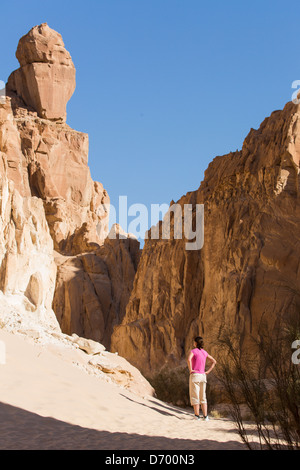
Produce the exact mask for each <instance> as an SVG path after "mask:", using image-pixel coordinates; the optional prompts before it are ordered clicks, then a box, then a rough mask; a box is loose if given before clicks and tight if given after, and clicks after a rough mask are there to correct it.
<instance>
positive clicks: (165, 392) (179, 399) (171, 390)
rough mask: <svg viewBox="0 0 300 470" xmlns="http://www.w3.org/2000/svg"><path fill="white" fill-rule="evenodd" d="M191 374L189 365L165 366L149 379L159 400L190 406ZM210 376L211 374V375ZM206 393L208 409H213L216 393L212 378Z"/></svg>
mask: <svg viewBox="0 0 300 470" xmlns="http://www.w3.org/2000/svg"><path fill="white" fill-rule="evenodd" d="M189 376H190V374H189V370H188V367H187V366H186V367H184V366H180V367H176V368H169V367H165V368H163V369H161V370H160V372H158V373H157V374H155V375H154V376H153V377H151V378H148V380H149V382H150V383H151V385H152V386H153V388H154V389H155V392H156V396H157V398H158V399H159V400H162V401H165V402H167V403H172V404H173V405H176V406H182V407H190V406H191V405H190V397H189ZM209 377H211V376H210V375H209ZM206 394H207V402H208V410H209V411H212V410H213V407H214V404H215V403H216V394H215V392H214V389H213V387H211V386H210V379H208V383H207V388H206Z"/></svg>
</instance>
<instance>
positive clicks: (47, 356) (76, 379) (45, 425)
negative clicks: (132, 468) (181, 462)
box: [0, 330, 245, 450]
mask: <svg viewBox="0 0 300 470" xmlns="http://www.w3.org/2000/svg"><path fill="white" fill-rule="evenodd" d="M0 341H3V342H4V343H5V348H6V363H5V364H3V365H0V422H1V426H0V449H1V450H4V449H6V450H13V449H15V450H23V449H25V450H31V449H32V450H37V449H41V450H46V449H58V450H60V449H65V450H95V449H96V450H101V449H104V450H202V449H207V450H232V449H237V450H243V449H245V446H244V445H243V444H242V443H241V441H240V438H239V436H238V434H237V432H236V430H235V426H234V423H233V422H232V421H230V420H228V419H221V418H219V419H216V418H214V419H211V420H210V421H209V422H204V421H203V420H201V421H196V420H195V419H194V416H193V414H192V411H189V410H185V409H181V408H177V407H174V406H171V405H168V404H166V403H164V402H161V401H159V400H157V399H156V398H154V397H151V396H148V397H141V396H139V395H136V394H135V393H133V392H132V391H129V390H126V389H125V388H122V387H119V386H117V385H115V384H112V383H107V382H105V381H104V380H101V379H100V378H99V377H95V376H91V375H89V374H87V373H86V372H85V371H84V370H82V369H80V368H79V367H77V366H75V365H74V364H73V363H72V362H76V359H77V358H76V354H77V352H76V351H72V352H70V351H66V350H64V349H63V348H59V347H52V348H51V347H48V346H47V347H45V346H42V345H37V344H34V343H33V342H29V341H28V339H26V340H25V339H24V338H23V337H22V336H19V335H14V334H11V333H9V332H6V331H3V330H0ZM78 354H79V353H78ZM70 355H72V356H74V357H70Z"/></svg>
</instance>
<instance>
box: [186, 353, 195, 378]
mask: <svg viewBox="0 0 300 470" xmlns="http://www.w3.org/2000/svg"><path fill="white" fill-rule="evenodd" d="M193 356H194V354H193V353H192V351H191V352H190V354H189V357H188V359H187V363H188V367H189V371H190V374H191V373H192V372H194V371H193V368H192V358H193Z"/></svg>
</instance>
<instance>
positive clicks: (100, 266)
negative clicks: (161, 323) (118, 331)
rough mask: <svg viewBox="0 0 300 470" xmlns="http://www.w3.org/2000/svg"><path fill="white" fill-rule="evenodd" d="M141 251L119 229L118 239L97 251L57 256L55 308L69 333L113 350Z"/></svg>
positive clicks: (61, 323) (130, 238) (134, 240)
mask: <svg viewBox="0 0 300 470" xmlns="http://www.w3.org/2000/svg"><path fill="white" fill-rule="evenodd" d="M112 230H114V227H112ZM120 234H121V236H120ZM139 252H140V250H139V243H138V242H137V240H136V239H135V238H133V237H132V236H130V235H127V234H125V233H124V232H123V231H122V230H121V229H120V227H118V226H117V238H116V239H113V238H109V237H108V238H107V239H106V240H105V242H104V244H103V245H102V246H101V247H100V248H99V249H98V250H96V251H94V252H91V253H83V254H81V255H77V256H73V257H64V256H61V255H60V256H59V255H58V254H57V255H56V262H57V266H58V275H57V284H56V290H55V295H54V301H53V308H54V310H55V312H56V315H57V318H58V320H59V323H60V325H61V328H62V330H63V331H64V332H65V333H67V334H69V335H71V334H72V333H78V334H79V335H82V336H85V337H86V338H91V339H94V340H96V341H100V342H101V343H103V344H105V345H106V347H108V348H109V346H110V338H111V334H112V331H113V327H114V326H115V325H118V324H119V323H120V322H121V320H122V319H123V316H124V314H125V310H126V305H127V303H128V300H129V296H130V293H131V290H132V286H133V279H134V276H135V273H136V269H137V265H138V261H139Z"/></svg>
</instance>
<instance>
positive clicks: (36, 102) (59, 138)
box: [0, 23, 139, 347]
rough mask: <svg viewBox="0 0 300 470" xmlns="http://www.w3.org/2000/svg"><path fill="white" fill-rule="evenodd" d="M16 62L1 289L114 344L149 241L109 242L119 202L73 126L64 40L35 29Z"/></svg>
mask: <svg viewBox="0 0 300 470" xmlns="http://www.w3.org/2000/svg"><path fill="white" fill-rule="evenodd" d="M16 57H17V59H18V61H19V64H20V68H19V69H17V70H16V71H14V72H12V74H11V75H10V77H9V78H8V82H7V85H6V95H7V96H6V98H5V99H4V100H1V104H0V184H1V186H0V188H1V204H2V205H1V216H2V219H1V224H2V235H1V239H0V290H1V292H2V294H3V295H4V296H5V298H6V300H7V302H8V305H12V304H13V303H14V304H18V305H21V304H22V309H23V307H24V309H25V310H24V309H23V310H24V312H25V313H24V312H23V310H22V312H23V313H24V315H25V316H26V315H27V313H28V312H31V313H32V312H35V313H36V315H35V318H36V319H37V318H38V317H39V315H40V314H41V315H42V312H43V315H44V317H45V318H46V317H47V318H49V321H50V319H51V321H54V323H55V322H56V324H55V327H57V326H58V323H57V320H56V318H57V319H58V321H59V325H60V327H61V328H62V330H63V332H64V333H66V334H72V333H76V334H78V335H79V336H86V337H88V338H91V339H94V340H96V341H103V343H104V345H105V346H107V347H108V346H109V344H110V332H111V330H112V327H113V325H114V324H115V323H119V322H120V320H121V319H122V317H123V315H124V313H125V306H126V304H127V302H128V298H129V294H130V291H131V288H132V283H133V278H134V275H135V271H136V267H137V262H138V257H139V243H138V241H137V240H136V239H134V238H133V237H131V236H129V235H127V234H125V233H124V232H123V231H122V229H121V228H120V227H114V228H112V230H115V232H116V234H115V235H116V236H115V238H114V239H109V238H108V235H109V196H108V194H107V191H106V190H105V189H104V187H103V185H102V184H101V183H100V182H96V181H93V179H92V177H91V173H90V169H89V166H88V151H89V139H88V135H87V134H85V133H82V132H78V131H75V130H73V129H71V128H70V126H68V124H67V123H66V116H67V103H68V100H69V99H70V97H71V96H72V94H73V93H74V90H75V86H76V70H75V66H74V64H73V61H72V58H71V55H70V53H69V52H68V51H67V50H66V49H65V46H64V43H63V40H62V37H61V35H60V34H59V33H57V32H56V31H54V30H53V29H51V28H50V27H49V26H48V25H47V24H46V23H44V24H41V25H39V26H35V27H34V28H32V29H31V30H30V31H29V33H27V34H26V35H25V36H23V37H22V38H21V39H20V41H19V44H18V47H17V51H16ZM120 234H121V236H120ZM17 299H19V300H17ZM20 308H21V307H20ZM53 310H54V312H55V314H56V317H55V315H54V313H53ZM24 315H23V316H24Z"/></svg>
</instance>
